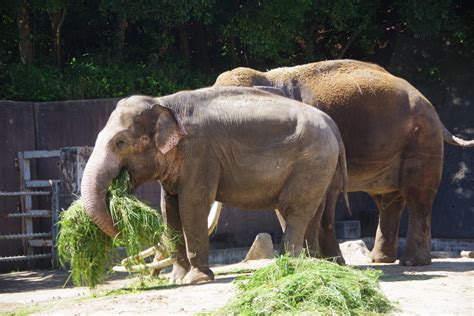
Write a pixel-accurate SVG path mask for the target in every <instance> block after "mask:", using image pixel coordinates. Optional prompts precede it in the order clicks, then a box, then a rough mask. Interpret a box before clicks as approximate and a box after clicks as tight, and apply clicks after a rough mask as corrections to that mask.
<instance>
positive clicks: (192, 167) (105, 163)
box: [82, 87, 345, 284]
mask: <svg viewBox="0 0 474 316" xmlns="http://www.w3.org/2000/svg"><path fill="white" fill-rule="evenodd" d="M338 162H340V163H338ZM342 163H345V152H344V148H343V145H342V141H341V137H340V135H339V132H338V130H337V127H336V125H335V123H334V122H333V121H332V119H331V118H330V117H329V116H328V115H326V114H324V113H323V112H321V111H319V110H317V109H314V108H312V107H310V106H308V105H305V104H302V103H299V102H296V101H293V100H290V99H288V98H284V97H280V96H276V95H274V94H270V93H267V92H262V91H259V90H257V89H253V88H234V87H232V88H206V89H201V90H196V91H185V92H180V93H177V94H174V95H170V96H165V97H160V98H151V97H144V96H133V97H130V98H127V99H123V100H121V101H120V102H119V103H118V104H117V108H116V109H115V111H114V112H113V113H112V114H111V116H110V118H109V121H108V122H107V125H106V126H105V128H104V129H103V130H102V131H101V132H100V134H99V136H98V138H97V142H96V145H95V148H94V151H93V153H92V156H91V158H90V160H89V162H88V163H87V166H86V169H85V171H84V176H83V179H82V199H83V201H84V205H85V208H86V210H87V212H88V214H89V215H90V216H91V218H92V219H93V221H94V222H95V223H96V224H97V225H98V226H99V227H100V228H101V229H102V230H103V231H104V232H105V233H107V234H108V235H110V236H115V235H116V233H117V230H116V228H115V227H114V226H113V224H112V221H111V218H110V215H109V213H108V211H107V207H106V204H105V199H106V191H107V187H108V185H109V184H110V182H111V180H112V179H113V178H114V177H115V176H116V175H117V174H118V172H119V170H120V169H121V168H126V169H127V170H128V171H129V173H130V175H131V178H132V181H133V184H134V185H135V186H138V185H140V184H142V183H144V182H146V181H152V180H158V181H160V183H161V186H162V211H163V214H164V217H165V221H166V223H167V224H168V225H169V226H170V227H171V228H173V229H175V230H176V231H178V232H182V237H184V242H181V243H180V244H179V245H178V248H177V251H176V253H175V255H174V256H175V257H176V259H177V262H176V263H175V264H174V266H173V271H172V274H171V281H173V282H178V283H180V282H184V283H188V284H191V283H197V282H201V281H208V280H212V279H213V273H212V271H211V270H210V269H209V264H208V249H209V239H208V235H207V216H208V212H209V208H210V206H211V204H212V203H213V201H214V200H217V201H220V202H223V203H226V204H228V205H231V206H234V207H238V208H241V209H264V208H278V209H279V210H280V211H281V213H282V215H283V217H284V219H285V221H286V226H287V227H286V230H285V234H284V245H285V246H286V247H287V249H286V250H287V251H289V252H290V253H292V254H293V255H296V254H298V253H299V252H300V251H301V249H302V246H303V237H304V232H305V230H306V227H307V225H308V223H309V222H310V220H311V219H312V218H313V217H317V215H316V211H317V210H318V206H319V205H320V203H321V201H322V200H323V198H324V196H325V194H326V191H327V190H328V187H329V185H330V184H331V181H332V179H333V177H334V175H335V172H336V168H337V166H338V165H341V164H342Z"/></svg>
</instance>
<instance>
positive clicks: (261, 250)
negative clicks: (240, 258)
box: [244, 233, 274, 261]
mask: <svg viewBox="0 0 474 316" xmlns="http://www.w3.org/2000/svg"><path fill="white" fill-rule="evenodd" d="M273 253H274V249H273V242H272V236H270V234H267V233H260V234H258V235H257V237H255V241H254V242H253V244H252V247H250V250H249V252H248V253H247V255H246V256H245V259H244V261H248V260H259V259H271V258H273V257H274V254H273Z"/></svg>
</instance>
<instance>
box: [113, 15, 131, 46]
mask: <svg viewBox="0 0 474 316" xmlns="http://www.w3.org/2000/svg"><path fill="white" fill-rule="evenodd" d="M127 28H128V20H127V18H126V17H118V21H117V38H116V45H117V46H116V48H117V50H119V51H120V50H122V49H123V48H124V47H125V35H126V33H127Z"/></svg>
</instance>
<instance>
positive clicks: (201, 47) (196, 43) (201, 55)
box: [192, 23, 211, 70]
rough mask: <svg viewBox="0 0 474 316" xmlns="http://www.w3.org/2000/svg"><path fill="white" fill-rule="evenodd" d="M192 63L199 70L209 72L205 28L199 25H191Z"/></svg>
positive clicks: (209, 65)
mask: <svg viewBox="0 0 474 316" xmlns="http://www.w3.org/2000/svg"><path fill="white" fill-rule="evenodd" d="M192 29H193V37H192V40H193V41H192V43H193V53H194V54H193V62H194V64H195V65H196V67H197V68H199V69H201V70H209V69H210V67H211V61H210V60H209V49H208V47H207V34H206V29H205V26H204V25H202V24H201V23H193V25H192Z"/></svg>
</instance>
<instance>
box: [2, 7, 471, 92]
mask: <svg viewBox="0 0 474 316" xmlns="http://www.w3.org/2000/svg"><path fill="white" fill-rule="evenodd" d="M1 2H2V3H1V5H0V15H1V20H0V68H1V69H0V91H1V94H0V99H11V100H37V101H47V100H61V99H78V98H102V97H120V96H125V95H129V94H132V93H144V94H150V95H159V94H165V93H171V92H174V91H176V90H180V89H185V88H196V87H200V86H205V85H208V84H211V83H212V82H213V80H214V78H215V76H216V75H217V74H219V73H220V72H222V71H225V70H228V69H231V68H234V67H237V66H248V67H254V68H257V69H261V70H265V69H270V68H274V67H278V66H290V65H296V64H302V63H307V62H313V61H318V60H324V59H335V58H354V59H360V60H366V61H372V62H375V63H378V64H380V65H382V66H384V67H387V68H389V69H390V70H391V71H392V72H394V73H395V74H398V75H402V76H404V77H406V78H407V79H409V80H412V81H415V82H417V81H420V82H427V83H428V84H433V85H435V86H439V87H444V88H446V87H447V86H448V81H449V80H451V77H450V76H451V75H452V74H450V68H452V67H450V66H448V64H449V62H450V61H452V60H466V62H467V63H469V65H470V66H469V67H472V56H473V52H474V3H473V2H472V1H467V0H465V1H460V0H458V1H456V0H426V1H417V0H392V1H387V0H371V1H369V0H295V1H286V0H259V1H249V0H221V1H218V0H187V1H186V0H136V1H125V0H99V1H95V0H94V1H93V0H68V1H66V0H13V1H7V0H2V1H1Z"/></svg>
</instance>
